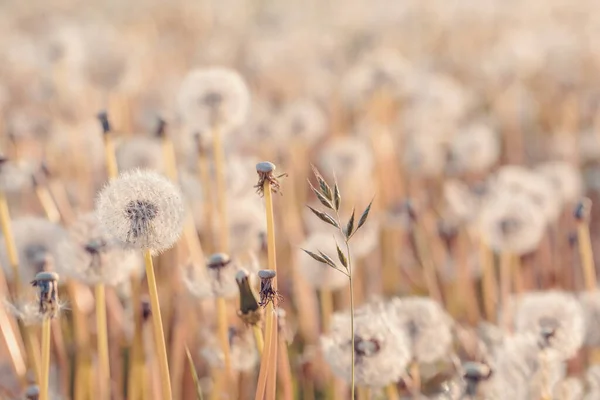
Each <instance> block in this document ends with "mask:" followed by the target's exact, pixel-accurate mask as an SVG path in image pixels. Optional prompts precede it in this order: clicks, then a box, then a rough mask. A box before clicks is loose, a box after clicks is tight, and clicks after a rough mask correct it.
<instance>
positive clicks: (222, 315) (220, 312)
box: [215, 297, 231, 374]
mask: <svg viewBox="0 0 600 400" xmlns="http://www.w3.org/2000/svg"><path fill="white" fill-rule="evenodd" d="M215 301H216V307H217V325H218V330H219V341H220V342H221V349H222V351H223V358H224V359H225V373H226V374H229V371H231V355H230V353H229V325H228V324H227V302H226V301H225V298H224V297H217V298H216V299H215Z"/></svg>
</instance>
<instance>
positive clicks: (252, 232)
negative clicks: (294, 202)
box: [227, 197, 267, 255]
mask: <svg viewBox="0 0 600 400" xmlns="http://www.w3.org/2000/svg"><path fill="white" fill-rule="evenodd" d="M255 198H256V197H254V198H251V199H250V198H246V199H240V200H237V201H232V202H231V203H230V204H229V205H228V207H229V212H228V221H227V222H228V224H229V246H230V249H229V251H230V252H231V254H232V255H242V254H247V253H258V252H260V250H261V249H262V247H263V243H264V240H265V237H266V234H267V225H266V220H265V210H264V208H263V207H262V206H261V205H260V203H258V202H257V201H255Z"/></svg>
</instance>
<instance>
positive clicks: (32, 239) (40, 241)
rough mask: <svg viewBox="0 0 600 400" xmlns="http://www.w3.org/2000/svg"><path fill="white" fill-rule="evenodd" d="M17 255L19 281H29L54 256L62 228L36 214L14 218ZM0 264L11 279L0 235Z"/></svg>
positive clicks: (4, 245) (4, 244)
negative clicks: (34, 215) (35, 215)
mask: <svg viewBox="0 0 600 400" xmlns="http://www.w3.org/2000/svg"><path fill="white" fill-rule="evenodd" d="M11 226H12V231H13V237H14V240H15V245H16V247H17V255H18V257H19V275H20V279H21V282H30V281H31V280H33V278H34V277H35V275H36V274H37V273H38V272H41V271H43V270H44V267H45V265H46V263H49V262H50V263H53V264H54V263H55V260H56V259H57V258H58V246H57V245H58V243H59V242H60V241H62V240H63V239H65V238H66V236H67V232H66V230H65V229H64V228H63V227H61V226H60V225H58V224H55V223H53V222H50V221H48V220H47V219H44V218H39V217H22V218H16V219H14V220H12V222H11ZM0 264H2V267H3V268H4V273H5V275H6V278H7V279H9V280H12V267H11V265H10V263H9V259H8V253H7V251H6V241H5V240H4V237H0Z"/></svg>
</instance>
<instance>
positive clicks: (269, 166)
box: [254, 161, 281, 196]
mask: <svg viewBox="0 0 600 400" xmlns="http://www.w3.org/2000/svg"><path fill="white" fill-rule="evenodd" d="M275 169H276V167H275V164H273V163H272V162H269V161H263V162H259V163H258V164H256V173H257V174H258V182H257V183H256V185H254V188H256V193H258V194H260V195H261V196H263V195H264V184H265V182H269V183H270V186H271V190H272V191H273V192H274V193H280V191H281V186H280V184H279V181H278V180H277V177H275V175H273V172H275Z"/></svg>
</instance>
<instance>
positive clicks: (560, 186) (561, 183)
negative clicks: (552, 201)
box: [535, 161, 583, 205]
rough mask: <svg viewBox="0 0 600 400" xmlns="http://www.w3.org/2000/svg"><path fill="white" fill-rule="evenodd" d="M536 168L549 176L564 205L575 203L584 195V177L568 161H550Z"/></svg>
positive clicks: (546, 176) (545, 175)
mask: <svg viewBox="0 0 600 400" xmlns="http://www.w3.org/2000/svg"><path fill="white" fill-rule="evenodd" d="M535 170H536V171H537V172H539V173H540V174H541V175H542V176H543V177H545V178H547V179H548V180H549V181H550V183H551V184H552V186H553V187H554V189H555V191H556V193H558V195H559V196H560V199H561V201H562V204H563V205H567V204H570V203H574V202H576V201H577V200H579V199H580V198H581V196H582V195H583V178H582V175H581V173H580V172H579V170H578V169H577V167H575V166H574V165H573V164H571V163H569V162H566V161H549V162H546V163H543V164H540V165H538V166H536V168H535Z"/></svg>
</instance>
